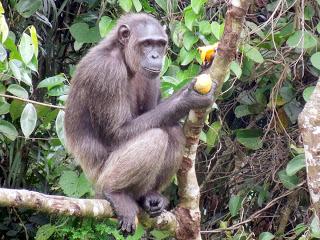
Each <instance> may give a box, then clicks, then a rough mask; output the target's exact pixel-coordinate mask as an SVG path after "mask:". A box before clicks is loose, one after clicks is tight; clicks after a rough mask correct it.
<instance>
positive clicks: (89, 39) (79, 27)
mask: <svg viewBox="0 0 320 240" xmlns="http://www.w3.org/2000/svg"><path fill="white" fill-rule="evenodd" d="M70 33H71V35H72V37H74V39H75V40H76V41H77V42H79V43H96V42H98V41H99V40H100V39H101V37H100V31H99V27H98V26H95V27H92V28H89V25H88V24H87V23H84V22H79V23H75V24H72V25H71V27H70Z"/></svg>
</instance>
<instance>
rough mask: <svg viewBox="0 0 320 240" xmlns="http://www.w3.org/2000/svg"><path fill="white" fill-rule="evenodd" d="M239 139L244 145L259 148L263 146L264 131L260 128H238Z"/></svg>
mask: <svg viewBox="0 0 320 240" xmlns="http://www.w3.org/2000/svg"><path fill="white" fill-rule="evenodd" d="M236 136H237V141H238V142H239V143H241V144H242V145H243V146H245V147H247V148H249V149H253V150H257V149H259V148H262V140H261V138H260V137H261V136H262V131H261V130H260V129H238V130H237V131H236Z"/></svg>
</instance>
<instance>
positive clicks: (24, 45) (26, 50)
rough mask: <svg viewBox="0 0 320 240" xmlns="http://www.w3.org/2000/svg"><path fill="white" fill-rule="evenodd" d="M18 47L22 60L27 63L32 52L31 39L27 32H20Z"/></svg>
mask: <svg viewBox="0 0 320 240" xmlns="http://www.w3.org/2000/svg"><path fill="white" fill-rule="evenodd" d="M18 48H19V52H20V54H21V58H22V60H23V62H24V63H25V64H28V63H29V62H30V61H31V59H32V57H33V54H34V51H33V45H32V40H31V37H30V36H29V35H28V34H26V33H23V34H22V37H21V39H20V43H19V46H18Z"/></svg>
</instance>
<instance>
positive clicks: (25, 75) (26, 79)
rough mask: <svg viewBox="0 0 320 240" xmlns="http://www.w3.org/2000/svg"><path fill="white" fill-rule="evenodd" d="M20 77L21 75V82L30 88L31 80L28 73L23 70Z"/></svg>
mask: <svg viewBox="0 0 320 240" xmlns="http://www.w3.org/2000/svg"><path fill="white" fill-rule="evenodd" d="M21 75H22V76H21V81H22V82H24V83H25V84H27V85H29V86H32V79H31V77H30V75H29V73H28V72H27V71H26V70H24V69H23V70H22V73H21Z"/></svg>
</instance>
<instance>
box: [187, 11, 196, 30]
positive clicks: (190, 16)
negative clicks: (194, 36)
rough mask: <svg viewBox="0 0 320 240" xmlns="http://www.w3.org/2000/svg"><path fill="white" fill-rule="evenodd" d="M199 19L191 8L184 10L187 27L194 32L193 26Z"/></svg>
mask: <svg viewBox="0 0 320 240" xmlns="http://www.w3.org/2000/svg"><path fill="white" fill-rule="evenodd" d="M196 19H197V15H196V14H195V13H194V12H193V11H192V9H191V8H186V9H185V10H184V22H185V25H186V27H187V28H188V29H189V30H190V31H191V32H192V26H193V23H194V21H195V20H196Z"/></svg>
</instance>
